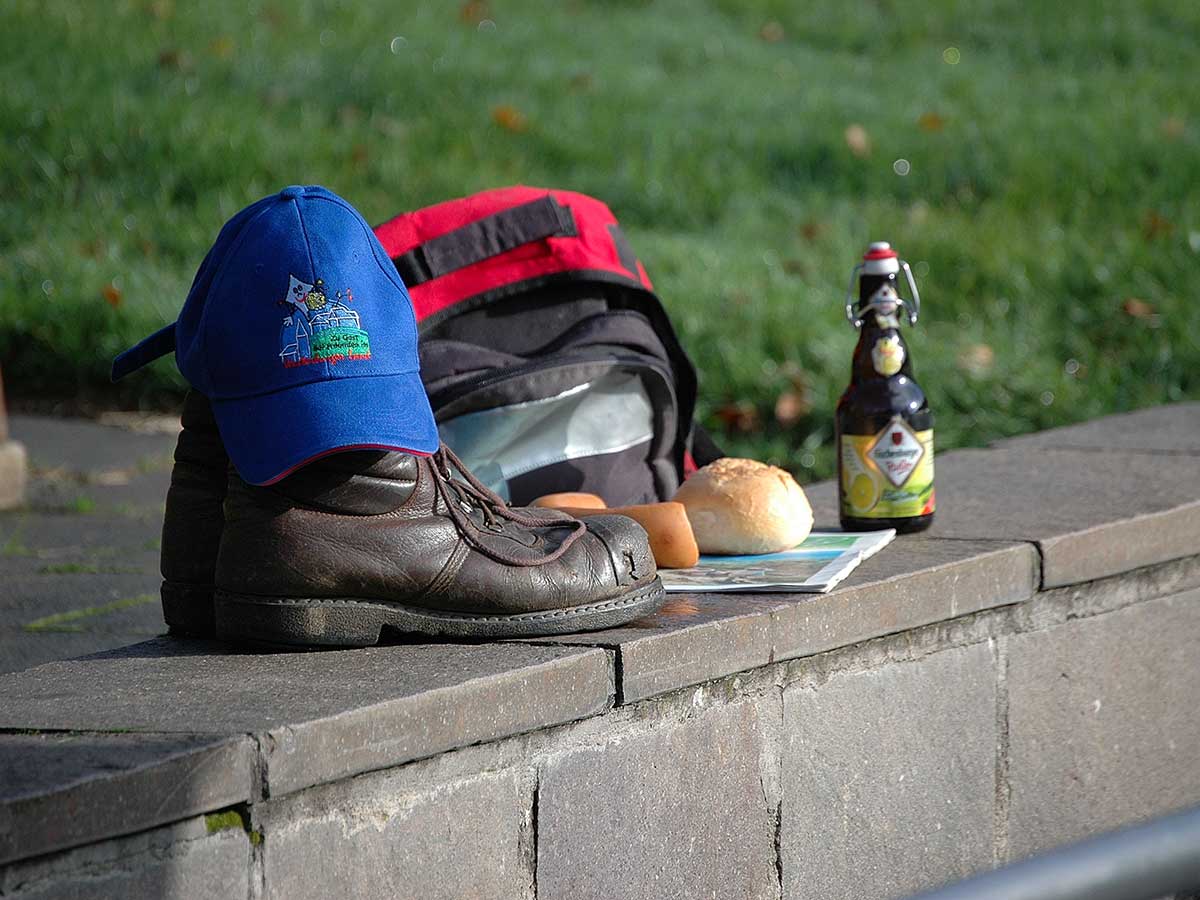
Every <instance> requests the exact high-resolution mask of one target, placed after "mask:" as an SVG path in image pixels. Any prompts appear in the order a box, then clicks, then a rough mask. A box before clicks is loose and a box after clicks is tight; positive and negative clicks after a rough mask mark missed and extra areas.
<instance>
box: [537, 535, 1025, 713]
mask: <svg viewBox="0 0 1200 900" xmlns="http://www.w3.org/2000/svg"><path fill="white" fill-rule="evenodd" d="M1037 584H1038V573H1037V553H1036V552H1035V551H1034V549H1033V548H1032V547H1031V546H1029V545H1027V544H1016V543H993V542H988V541H946V540H930V539H924V538H911V537H902V538H900V539H898V540H897V541H896V542H895V543H894V544H892V545H891V546H889V547H887V548H885V549H884V550H882V551H881V552H880V553H878V554H877V555H876V556H874V557H872V558H871V559H869V560H867V561H866V562H864V563H863V564H862V565H861V566H860V567H859V569H858V570H856V571H855V573H854V574H853V575H851V576H850V578H849V579H848V580H847V581H846V582H844V583H843V584H842V585H840V586H839V587H837V588H835V589H834V590H833V591H832V592H830V593H828V594H726V595H717V594H676V595H672V598H671V600H670V601H669V602H668V605H667V606H666V607H665V609H664V610H663V611H662V612H660V613H658V614H656V615H654V616H650V617H647V618H646V619H643V620H640V621H638V622H635V623H632V624H631V625H629V626H626V627H624V628H614V629H609V630H607V631H599V632H592V633H589V634H581V635H571V636H567V637H558V638H542V639H538V640H539V642H546V643H570V644H592V645H600V646H607V647H613V648H615V649H616V650H617V652H618V653H619V654H620V661H621V665H620V684H619V689H620V697H621V700H622V702H625V703H631V702H633V701H635V700H641V699H645V698H647V697H651V696H654V695H656V694H662V693H665V692H667V691H673V690H678V689H679V688H682V687H687V686H689V685H693V684H699V683H700V682H703V681H707V680H710V679H713V678H720V677H723V676H725V675H730V674H732V673H734V672H741V671H745V670H747V669H751V668H755V667H757V666H764V665H767V664H769V663H771V662H778V661H781V660H785V659H792V658H794V657H797V656H806V655H810V654H813V653H821V652H824V651H826V650H832V649H835V648H837V647H844V646H847V645H849V644H854V643H858V642H859V641H864V640H869V639H871V638H874V637H879V636H880V635H884V634H892V633H894V632H897V631H903V630H904V629H907V628H915V627H918V626H920V625H927V624H930V623H932V622H939V621H943V620H945V619H951V618H954V617H955V616H961V615H966V614H967V613H971V612H977V611H979V610H981V609H988V608H991V607H995V606H1003V605H1005V604H1009V603H1018V602H1020V601H1022V600H1026V599H1028V598H1029V597H1030V596H1032V595H1033V593H1034V592H1035V591H1036V590H1037Z"/></svg>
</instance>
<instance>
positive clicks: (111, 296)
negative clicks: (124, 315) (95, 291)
mask: <svg viewBox="0 0 1200 900" xmlns="http://www.w3.org/2000/svg"><path fill="white" fill-rule="evenodd" d="M100 293H101V294H103V295H104V299H105V300H106V301H107V302H108V305H109V306H111V307H112V308H113V309H116V308H117V307H118V306H120V305H121V300H122V299H124V298H123V296H122V294H121V289H120V288H119V287H117V286H116V285H115V284H113V283H112V282H111V281H110V282H109V283H108V284H106V285H105V286H104V287H103V288H101V290H100Z"/></svg>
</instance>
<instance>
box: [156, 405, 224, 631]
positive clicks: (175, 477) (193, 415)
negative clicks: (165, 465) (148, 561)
mask: <svg viewBox="0 0 1200 900" xmlns="http://www.w3.org/2000/svg"><path fill="white" fill-rule="evenodd" d="M181 421H182V425H183V430H182V431H180V432H179V441H178V443H176V445H175V467H174V468H173V469H172V470H171V487H170V488H169V489H168V490H167V510H166V515H165V516H164V517H163V530H162V547H161V557H160V568H161V569H162V577H163V583H162V607H163V619H165V620H166V623H167V628H168V629H169V630H170V632H171V634H178V635H187V636H192V637H212V636H213V599H212V597H213V574H214V573H215V572H216V569H217V549H218V547H219V546H220V543H221V531H222V528H223V527H224V524H225V516H224V513H223V512H222V509H221V507H222V504H224V502H225V488H226V484H227V483H228V478H229V457H228V456H227V455H226V453H225V445H224V444H223V443H221V435H220V434H218V433H217V423H216V421H215V420H214V419H213V414H212V407H211V406H210V405H209V402H208V400H207V399H205V397H204V396H203V395H202V394H198V393H196V392H195V391H190V392H189V393H188V395H187V397H185V398H184V401H183V415H182V419H181Z"/></svg>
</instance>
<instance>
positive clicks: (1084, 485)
mask: <svg viewBox="0 0 1200 900" xmlns="http://www.w3.org/2000/svg"><path fill="white" fill-rule="evenodd" d="M805 490H806V491H807V492H808V494H809V498H810V499H811V500H812V502H813V506H814V508H815V511H816V513H817V519H818V524H821V525H828V524H834V525H836V523H837V508H836V494H835V486H834V485H833V484H832V483H831V482H822V483H821V484H818V485H812V486H809V487H807V488H805ZM937 495H938V496H937V499H938V510H937V516H936V518H935V519H934V523H933V526H932V527H931V528H930V530H929V531H927V532H925V534H927V535H928V536H929V537H945V538H956V539H977V540H1005V541H1016V540H1024V541H1035V542H1036V543H1037V545H1038V548H1039V550H1040V552H1041V555H1042V586H1043V587H1057V586H1060V585H1065V584H1075V583H1078V582H1081V581H1090V580H1092V579H1096V578H1103V577H1105V576H1108V575H1116V574H1119V573H1121V572H1127V571H1129V570H1131V569H1135V568H1139V567H1141V566H1148V565H1153V564H1155V563H1160V562H1166V561H1167V560H1171V559H1178V558H1180V557H1184V556H1192V555H1194V554H1196V553H1197V552H1200V540H1198V539H1197V535H1200V465H1197V464H1196V461H1195V459H1193V458H1191V457H1190V456H1186V455H1169V454H1148V453H1133V452H1126V453H1095V452H1092V451H1087V450H1058V449H1052V448H1042V447H1023V448H1015V447H1014V448H1006V449H991V450H956V451H954V452H951V453H947V454H944V455H941V456H939V457H938V460H937Z"/></svg>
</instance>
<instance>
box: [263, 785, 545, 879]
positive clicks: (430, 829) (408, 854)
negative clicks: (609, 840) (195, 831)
mask: <svg viewBox="0 0 1200 900" xmlns="http://www.w3.org/2000/svg"><path fill="white" fill-rule="evenodd" d="M310 795H311V796H310ZM531 799H532V793H531V792H526V793H525V794H524V795H522V793H521V791H520V788H519V782H518V778H517V776H516V775H515V774H513V773H512V772H507V773H501V774H485V775H478V776H474V777H469V778H464V779H456V780H452V781H450V782H448V783H444V784H430V783H423V784H414V783H413V779H411V778H409V777H407V776H406V774H405V773H391V772H389V773H382V774H376V775H368V776H364V777H362V778H358V779H355V780H354V781H351V782H341V783H339V784H337V785H334V786H331V787H327V788H318V789H316V790H315V791H312V792H303V793H301V794H297V795H293V797H290V798H287V799H286V800H285V801H283V803H282V805H281V806H279V807H278V808H277V807H276V804H270V806H271V807H272V808H271V810H270V811H269V812H267V813H266V814H265V815H264V817H263V866H264V874H265V882H266V891H265V894H264V896H265V897H266V898H279V900H292V898H300V897H314V898H315V897H339V898H347V900H368V898H379V900H392V898H397V900H399V898H413V900H438V898H445V900H459V898H479V900H483V898H496V900H513V898H518V897H522V896H529V895H531V894H532V881H533V871H532V866H531V863H530V862H529V860H528V858H527V855H525V854H524V853H523V850H522V845H521V828H522V826H523V823H525V822H526V820H527V818H528V813H529V809H528V807H529V805H530V802H531Z"/></svg>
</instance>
